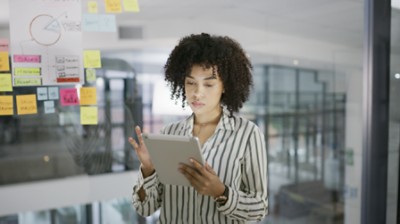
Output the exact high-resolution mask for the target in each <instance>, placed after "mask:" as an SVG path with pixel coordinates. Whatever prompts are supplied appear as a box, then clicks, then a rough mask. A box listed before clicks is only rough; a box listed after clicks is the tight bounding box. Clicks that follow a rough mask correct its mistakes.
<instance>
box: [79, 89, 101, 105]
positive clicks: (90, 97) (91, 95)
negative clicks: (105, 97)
mask: <svg viewBox="0 0 400 224" xmlns="http://www.w3.org/2000/svg"><path fill="white" fill-rule="evenodd" d="M96 96H97V95H96V87H82V88H81V89H80V100H79V102H80V103H81V105H96V104H97V97H96Z"/></svg>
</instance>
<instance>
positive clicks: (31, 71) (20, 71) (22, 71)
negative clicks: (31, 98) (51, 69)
mask: <svg viewBox="0 0 400 224" xmlns="http://www.w3.org/2000/svg"><path fill="white" fill-rule="evenodd" d="M40 73H41V72H40V68H25V67H23V68H14V76H40Z"/></svg>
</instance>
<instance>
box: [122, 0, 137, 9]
mask: <svg viewBox="0 0 400 224" xmlns="http://www.w3.org/2000/svg"><path fill="white" fill-rule="evenodd" d="M124 8H125V11H127V12H139V11H140V10H139V4H138V1H137V0H124Z"/></svg>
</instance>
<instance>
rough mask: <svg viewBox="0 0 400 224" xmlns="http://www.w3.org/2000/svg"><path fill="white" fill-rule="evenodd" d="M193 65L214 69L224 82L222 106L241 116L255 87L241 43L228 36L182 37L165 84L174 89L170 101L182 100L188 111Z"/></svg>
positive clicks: (171, 61) (170, 62)
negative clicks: (187, 82)
mask: <svg viewBox="0 0 400 224" xmlns="http://www.w3.org/2000/svg"><path fill="white" fill-rule="evenodd" d="M193 65H200V66H203V67H204V68H207V69H208V68H210V67H211V68H212V69H213V74H214V75H215V74H216V71H215V70H217V73H218V75H219V77H220V79H221V80H222V83H223V86H224V90H225V93H224V94H223V95H222V98H221V104H222V105H226V107H227V109H228V111H229V112H230V115H231V116H232V114H233V112H238V111H239V109H240V108H241V107H242V106H243V103H244V102H246V100H247V99H248V97H249V93H250V87H252V85H253V79H252V74H251V70H252V69H253V67H252V65H251V63H250V60H249V59H248V58H247V56H246V54H245V52H244V50H243V48H242V47H241V46H240V44H239V43H238V42H236V41H235V40H233V39H231V38H229V37H227V36H214V35H213V36H210V35H209V34H206V33H201V34H192V35H190V36H185V37H183V38H182V39H181V40H180V41H179V43H178V45H177V46H176V47H175V48H174V49H173V50H172V52H171V54H170V55H169V58H168V60H167V62H166V64H165V66H164V71H165V81H167V82H168V84H169V86H170V88H171V98H172V99H174V100H177V99H178V98H179V97H182V107H183V108H184V107H185V100H186V96H185V77H186V76H188V75H189V74H190V72H191V69H192V66H193Z"/></svg>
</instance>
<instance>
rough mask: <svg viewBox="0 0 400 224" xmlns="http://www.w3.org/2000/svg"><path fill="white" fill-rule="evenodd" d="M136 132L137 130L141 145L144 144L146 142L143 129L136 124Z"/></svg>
mask: <svg viewBox="0 0 400 224" xmlns="http://www.w3.org/2000/svg"><path fill="white" fill-rule="evenodd" d="M135 132H136V135H137V137H138V140H139V144H140V145H143V144H144V141H143V137H142V130H141V129H140V127H139V126H136V127H135Z"/></svg>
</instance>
